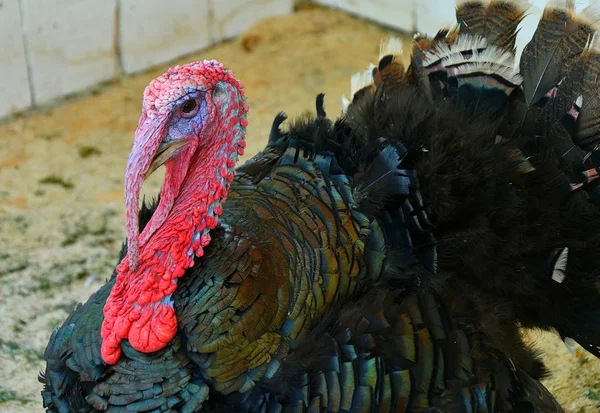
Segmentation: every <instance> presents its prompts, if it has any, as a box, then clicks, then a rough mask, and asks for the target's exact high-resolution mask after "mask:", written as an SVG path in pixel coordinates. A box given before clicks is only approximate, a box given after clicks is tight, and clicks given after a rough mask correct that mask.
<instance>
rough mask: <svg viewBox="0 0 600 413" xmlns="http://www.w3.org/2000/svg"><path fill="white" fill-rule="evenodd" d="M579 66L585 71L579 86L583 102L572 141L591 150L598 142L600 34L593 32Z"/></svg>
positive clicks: (599, 141)
mask: <svg viewBox="0 0 600 413" xmlns="http://www.w3.org/2000/svg"><path fill="white" fill-rule="evenodd" d="M581 66H582V67H583V68H584V69H583V70H584V71H585V73H584V75H583V81H582V86H581V87H582V96H583V103H582V107H581V113H580V114H579V117H578V118H577V123H576V125H575V133H574V136H573V141H574V142H575V143H576V144H578V145H579V146H581V147H582V148H585V149H587V150H590V151H591V150H594V149H596V148H597V146H598V145H599V144H600V116H598V114H599V113H600V35H598V34H595V35H594V37H593V38H592V40H591V41H590V44H589V46H588V48H587V50H586V52H585V53H584V54H583V56H582V58H581Z"/></svg>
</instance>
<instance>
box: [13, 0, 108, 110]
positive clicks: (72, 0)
mask: <svg viewBox="0 0 600 413" xmlns="http://www.w3.org/2000/svg"><path fill="white" fill-rule="evenodd" d="M20 1H21V7H22V10H23V16H24V20H23V27H24V31H25V41H26V42H27V45H28V50H29V56H28V57H29V59H30V61H29V64H30V66H31V73H32V81H33V92H34V99H35V101H36V102H35V103H44V102H46V101H48V100H51V99H53V98H56V97H59V96H63V95H66V94H69V93H72V92H76V91H79V90H83V89H85V88H88V87H90V86H92V85H95V84H97V83H98V82H101V81H104V80H108V79H112V78H113V77H114V76H115V75H116V55H115V16H116V8H115V7H116V0H102V1H97V0H44V1H39V0H20Z"/></svg>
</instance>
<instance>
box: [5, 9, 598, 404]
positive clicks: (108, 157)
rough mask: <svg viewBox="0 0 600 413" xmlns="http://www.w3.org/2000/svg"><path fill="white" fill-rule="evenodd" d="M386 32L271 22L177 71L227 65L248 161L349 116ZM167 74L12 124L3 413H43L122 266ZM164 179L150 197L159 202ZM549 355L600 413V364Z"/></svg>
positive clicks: (335, 18)
mask: <svg viewBox="0 0 600 413" xmlns="http://www.w3.org/2000/svg"><path fill="white" fill-rule="evenodd" d="M386 33H387V32H386V31H385V30H384V29H381V28H379V27H377V26H374V25H372V24H368V23H365V22H363V21H360V20H356V19H353V18H351V17H349V16H346V15H343V14H340V13H337V12H334V11H331V10H326V9H312V10H304V11H302V12H298V13H296V14H294V15H292V16H288V17H281V18H276V19H271V20H266V21H264V22H261V23H259V24H258V25H256V26H255V27H254V28H253V29H251V30H250V31H249V32H248V33H247V34H246V35H245V36H243V37H242V38H240V39H238V40H235V41H232V42H228V43H224V44H221V45H218V46H216V47H213V48H211V49H208V50H206V51H204V52H201V53H198V54H196V55H194V56H189V57H187V58H185V59H180V60H179V61H178V62H177V63H184V62H187V61H191V60H197V59H205V58H216V59H218V60H220V61H222V62H224V63H225V64H226V65H227V66H229V68H231V69H232V70H233V71H234V73H236V74H237V77H239V78H240V79H241V80H242V81H243V82H244V84H245V85H246V90H247V96H248V99H249V102H250V107H251V111H250V114H249V121H250V126H249V128H248V143H249V144H248V150H247V154H248V155H247V156H251V155H253V154H254V153H255V152H256V151H258V150H259V149H260V148H262V147H263V145H264V143H265V141H266V139H267V136H268V131H269V128H270V124H271V121H272V119H273V116H274V115H275V114H276V113H277V112H279V111H281V110H284V111H286V112H287V113H288V114H290V115H298V114H300V113H302V112H304V111H307V110H310V111H313V110H314V97H315V95H316V94H317V93H319V92H325V93H326V107H327V110H328V112H329V114H330V115H335V114H337V113H339V111H340V99H339V97H340V95H341V94H342V93H348V88H349V74H351V73H354V72H356V71H359V70H362V69H363V68H364V67H365V64H366V63H367V62H369V61H371V60H373V59H375V58H376V56H377V51H378V45H379V41H380V40H381V39H382V38H384V37H385V36H386ZM164 69H165V67H161V68H157V69H156V70H152V71H149V72H147V73H143V74H140V75H137V76H133V77H130V78H127V79H124V80H121V81H118V82H116V83H113V84H110V85H105V86H103V87H101V88H98V89H97V90H95V91H93V92H92V93H91V94H88V95H87V96H83V97H76V98H72V99H69V100H67V101H65V102H63V103H61V104H59V105H56V106H55V107H53V108H51V109H45V110H38V111H37V112H35V113H31V114H28V115H26V116H22V117H20V118H17V119H14V120H12V121H10V122H5V123H4V124H2V125H0V245H1V247H0V280H1V284H0V326H1V328H0V411H2V412H41V411H42V410H43V409H42V406H41V399H40V396H39V392H40V387H41V386H40V384H39V383H38V382H37V374H38V372H39V371H40V369H41V368H42V366H43V351H44V348H45V345H46V343H47V340H48V338H49V336H50V333H51V331H52V330H53V329H54V328H55V327H57V326H58V325H59V324H60V323H62V321H63V320H64V319H65V317H66V316H67V314H68V312H70V311H71V309H72V308H73V307H74V306H75V304H76V303H77V302H80V301H85V300H86V299H87V297H88V296H89V295H90V294H91V293H93V292H94V291H95V290H96V289H97V288H98V287H99V286H100V285H101V284H102V282H103V280H104V279H105V278H106V277H108V276H109V275H110V273H111V271H112V268H113V266H114V265H115V264H116V262H115V261H116V257H117V253H118V250H119V247H120V243H121V240H122V239H123V237H124V231H123V228H124V213H123V210H124V208H123V203H122V197H123V195H122V193H123V188H122V185H123V171H124V168H125V162H126V159H127V154H128V152H129V149H130V145H131V141H132V132H133V131H134V129H135V126H136V124H137V119H138V116H139V111H140V100H141V94H142V91H143V89H144V87H145V86H146V84H147V83H148V82H149V81H150V80H151V79H152V78H154V77H156V76H157V75H159V74H160V73H162V72H163V71H164ZM161 180H162V176H161V174H160V173H157V174H156V176H154V177H153V178H152V179H151V180H150V182H149V183H148V184H147V185H146V186H145V193H147V194H151V195H153V194H155V193H156V192H157V191H158V189H159V185H160V182H161ZM528 334H529V336H530V338H531V339H533V340H535V341H536V342H537V343H539V346H540V347H541V348H542V349H543V350H544V352H545V353H546V355H547V359H548V365H549V366H550V368H551V369H552V371H553V374H554V375H553V378H552V379H550V380H549V381H548V382H547V385H548V387H549V388H550V389H551V390H552V391H553V392H554V393H555V394H556V396H557V397H558V399H559V400H560V401H561V403H562V404H563V405H564V407H565V408H566V409H567V410H568V411H569V412H594V411H597V410H598V408H599V407H598V405H599V403H600V401H599V400H598V399H599V398H600V362H599V361H598V360H595V359H592V357H590V356H589V355H586V354H585V353H584V352H583V351H582V350H578V352H577V353H576V355H575V356H573V355H571V354H569V353H568V352H567V350H566V348H565V346H564V345H563V344H562V343H561V342H560V340H558V339H557V338H555V337H554V336H552V335H549V334H541V333H528Z"/></svg>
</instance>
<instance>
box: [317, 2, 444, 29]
mask: <svg viewBox="0 0 600 413" xmlns="http://www.w3.org/2000/svg"><path fill="white" fill-rule="evenodd" d="M425 1H432V0H377V1H374V0H315V2H316V3H321V4H324V5H327V6H331V7H336V8H338V9H342V10H344V11H347V12H349V13H351V14H354V15H357V16H360V17H365V18H367V19H370V20H373V21H375V22H377V23H381V24H384V25H386V26H389V27H392V28H394V29H398V30H401V31H403V32H412V31H413V30H414V26H415V23H416V22H415V21H414V20H415V19H414V15H415V2H416V3H420V2H425ZM436 1H437V0H436Z"/></svg>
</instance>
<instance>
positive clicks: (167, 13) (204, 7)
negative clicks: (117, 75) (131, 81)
mask: <svg viewBox="0 0 600 413" xmlns="http://www.w3.org/2000/svg"><path fill="white" fill-rule="evenodd" d="M119 4H120V10H119V15H120V19H119V20H120V22H119V24H120V26H119V27H120V30H119V31H120V49H121V63H122V66H123V70H124V71H125V72H126V73H134V72H138V71H140V70H144V69H146V68H149V67H152V66H156V65H158V64H160V63H165V62H168V61H169V60H172V59H174V58H176V57H179V56H182V55H184V54H186V53H191V52H194V51H197V50H201V49H204V48H206V47H208V46H209V45H210V44H211V41H210V24H209V4H208V0H177V1H165V0H119Z"/></svg>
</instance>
